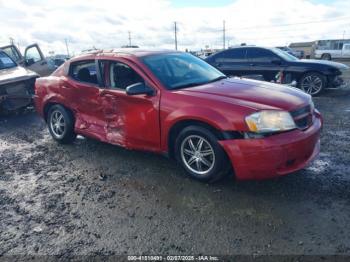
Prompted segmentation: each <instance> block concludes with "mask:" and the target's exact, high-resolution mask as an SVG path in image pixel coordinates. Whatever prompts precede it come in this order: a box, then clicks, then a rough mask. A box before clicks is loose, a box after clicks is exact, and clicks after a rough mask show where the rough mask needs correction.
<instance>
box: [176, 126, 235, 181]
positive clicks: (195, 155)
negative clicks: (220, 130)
mask: <svg viewBox="0 0 350 262" xmlns="http://www.w3.org/2000/svg"><path fill="white" fill-rule="evenodd" d="M190 141H192V147H191V142H190ZM200 141H202V145H201V146H200V148H201V150H199V151H198V146H199V145H200ZM186 152H187V153H186ZM210 152H212V154H211V153H210ZM201 153H202V154H207V155H202V154H201ZM175 156H176V159H177V161H178V162H179V163H180V164H181V165H182V167H183V168H184V169H185V171H186V172H187V174H188V175H190V176H191V177H192V178H194V179H196V180H199V181H203V182H215V181H218V180H220V179H222V178H223V177H224V176H225V175H227V174H228V173H229V171H230V167H231V165H230V161H229V160H228V158H227V156H226V153H225V151H224V150H223V148H222V147H221V145H220V144H219V143H218V140H217V138H216V137H215V135H214V134H213V133H212V132H210V131H209V130H208V129H206V128H204V127H201V126H189V127H186V128H184V129H183V130H182V131H181V132H180V133H179V135H178V136H177V138H176V140H175ZM191 162H192V163H191Z"/></svg>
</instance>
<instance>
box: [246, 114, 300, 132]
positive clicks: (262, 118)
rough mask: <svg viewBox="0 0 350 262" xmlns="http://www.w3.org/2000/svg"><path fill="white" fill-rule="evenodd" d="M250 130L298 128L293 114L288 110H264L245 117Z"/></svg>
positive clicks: (263, 130)
mask: <svg viewBox="0 0 350 262" xmlns="http://www.w3.org/2000/svg"><path fill="white" fill-rule="evenodd" d="M245 121H246V123H247V125H248V127H249V130H250V131H251V132H254V133H271V132H280V131H286V130H291V129H294V128H296V125H295V123H294V120H293V118H292V116H291V115H290V114H289V113H288V112H286V111H278V110H264V111H260V112H257V113H253V114H251V115H249V116H247V117H246V118H245Z"/></svg>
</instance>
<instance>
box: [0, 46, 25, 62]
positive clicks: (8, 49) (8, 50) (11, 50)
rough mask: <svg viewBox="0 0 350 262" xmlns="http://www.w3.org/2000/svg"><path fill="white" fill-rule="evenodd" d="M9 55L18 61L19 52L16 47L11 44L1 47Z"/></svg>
mask: <svg viewBox="0 0 350 262" xmlns="http://www.w3.org/2000/svg"><path fill="white" fill-rule="evenodd" d="M2 50H3V51H4V52H5V53H6V54H7V55H8V56H9V57H11V58H12V59H13V60H15V61H16V62H17V61H19V60H20V59H21V58H20V56H19V54H18V53H17V51H16V49H15V48H14V47H13V46H9V47H6V48H3V49H2Z"/></svg>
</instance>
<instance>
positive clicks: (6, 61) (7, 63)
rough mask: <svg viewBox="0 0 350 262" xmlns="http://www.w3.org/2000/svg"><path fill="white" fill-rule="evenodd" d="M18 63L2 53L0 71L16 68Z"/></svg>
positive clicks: (0, 54) (0, 55)
mask: <svg viewBox="0 0 350 262" xmlns="http://www.w3.org/2000/svg"><path fill="white" fill-rule="evenodd" d="M15 66H16V63H15V62H14V61H12V59H11V58H10V57H9V56H8V55H7V54H6V53H4V52H0V69H6V68H11V67H15Z"/></svg>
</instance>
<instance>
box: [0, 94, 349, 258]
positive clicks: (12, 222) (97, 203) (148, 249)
mask: <svg viewBox="0 0 350 262" xmlns="http://www.w3.org/2000/svg"><path fill="white" fill-rule="evenodd" d="M315 104H316V106H317V107H318V109H319V110H320V111H321V113H322V114H323V116H324V118H325V125H324V130H323V133H322V141H321V144H322V145H321V146H322V149H321V154H320V156H319V158H318V159H317V160H316V161H314V162H313V163H312V164H311V165H310V166H309V167H307V168H306V169H304V170H302V171H299V172H297V173H295V174H291V175H289V176H286V177H283V178H279V179H273V180H269V181H259V182H257V181H248V182H234V181H233V180H232V179H231V178H227V179H225V180H224V181H222V182H219V183H217V184H214V185H207V184H203V183H199V182H196V181H193V180H191V179H189V178H187V177H186V175H185V174H184V173H183V171H182V170H181V169H180V168H179V167H178V166H177V165H176V164H174V163H173V162H172V161H170V160H168V159H166V158H164V157H162V156H159V155H154V154H150V153H144V152H135V151H128V150H124V149H122V148H119V147H116V146H112V145H108V144H104V143H100V142H98V141H94V140H90V139H85V138H82V137H79V139H77V140H76V142H75V143H74V144H73V145H66V146H62V145H58V144H56V143H55V142H54V141H53V140H52V139H51V138H50V136H49V133H48V131H47V128H46V126H45V123H44V122H43V121H42V120H41V119H40V118H39V117H38V116H37V115H36V114H35V113H34V112H31V111H28V112H26V113H24V114H22V115H11V116H6V117H4V116H3V117H0V208H1V212H0V221H1V223H0V255H5V256H7V255H23V254H30V255H36V254H39V255H47V254H48V255H60V256H71V255H81V254H90V255H94V254H97V255H99V254H105V255H110V254H177V255H181V254H215V255H227V254H255V255H261V254H311V255H312V254H314V255H315V254H317V255H320V254H321V255H323V254H343V255H344V254H345V255H350V235H349V232H350V175H349V169H350V163H349V160H350V146H349V145H350V131H349V130H350V121H349V120H350V89H343V90H331V91H327V92H325V93H324V94H323V95H322V96H321V97H318V98H315Z"/></svg>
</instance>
